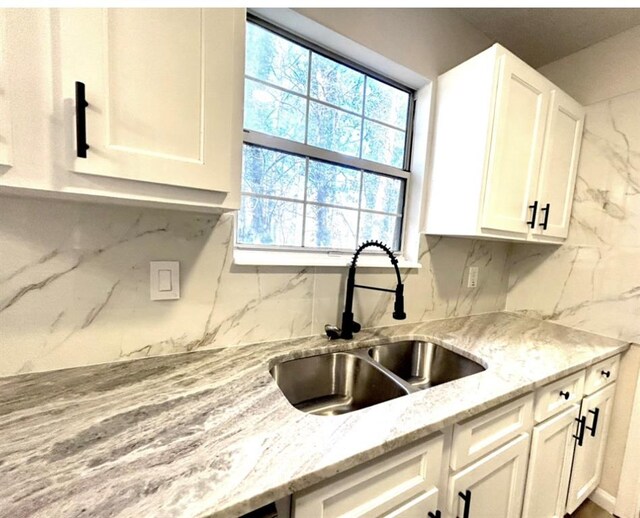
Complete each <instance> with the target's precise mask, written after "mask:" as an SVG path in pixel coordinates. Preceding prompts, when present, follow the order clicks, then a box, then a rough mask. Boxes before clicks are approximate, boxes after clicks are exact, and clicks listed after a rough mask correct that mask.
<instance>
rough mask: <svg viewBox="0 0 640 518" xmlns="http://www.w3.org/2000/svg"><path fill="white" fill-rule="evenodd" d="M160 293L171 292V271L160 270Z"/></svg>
mask: <svg viewBox="0 0 640 518" xmlns="http://www.w3.org/2000/svg"><path fill="white" fill-rule="evenodd" d="M158 291H171V270H158Z"/></svg>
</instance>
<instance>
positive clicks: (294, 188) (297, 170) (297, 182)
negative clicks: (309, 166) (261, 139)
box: [242, 144, 306, 200]
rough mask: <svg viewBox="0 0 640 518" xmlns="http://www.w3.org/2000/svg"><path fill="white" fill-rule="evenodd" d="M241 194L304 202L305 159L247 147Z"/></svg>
mask: <svg viewBox="0 0 640 518" xmlns="http://www.w3.org/2000/svg"><path fill="white" fill-rule="evenodd" d="M242 158H243V161H242V191H243V192H253V193H256V194H270V195H271V196H281V197H284V198H297V199H299V200H302V199H303V198H304V175H305V167H306V164H305V162H306V159H305V158H302V157H299V156H296V155H289V154H288V153H280V152H278V151H272V150H270V149H266V148H263V147H258V146H248V145H246V144H245V145H244V153H243V157H242Z"/></svg>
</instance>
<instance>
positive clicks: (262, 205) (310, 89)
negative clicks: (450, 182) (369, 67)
mask: <svg viewBox="0 0 640 518" xmlns="http://www.w3.org/2000/svg"><path fill="white" fill-rule="evenodd" d="M412 106H413V94H412V92H411V90H409V89H408V88H405V87H402V86H400V85H396V84H395V83H393V82H392V81H390V80H387V79H383V78H381V77H379V76H377V75H376V74H374V73H372V72H367V71H364V70H362V69H361V68H357V67H355V66H354V65H352V64H348V63H346V62H345V60H341V59H339V58H338V59H336V58H335V57H334V56H330V55H329V54H328V53H327V52H326V51H322V50H318V49H316V48H315V47H313V46H312V45H311V44H308V43H301V42H299V41H298V40H297V39H295V38H293V37H292V36H290V35H285V34H283V33H282V32H281V31H280V30H279V29H274V28H273V27H271V26H268V25H266V24H264V22H260V21H258V20H254V19H251V20H250V21H248V23H247V36H246V62H245V105H244V128H245V139H244V140H245V142H244V150H243V173H242V205H241V209H240V212H239V215H238V226H237V234H236V243H237V245H238V246H239V247H249V248H266V249H278V250H282V249H292V250H313V251H318V250H335V251H353V250H354V248H355V247H356V246H357V245H358V244H359V243H361V242H362V241H365V240H367V239H378V240H381V241H384V242H385V243H387V244H388V245H390V246H391V247H392V248H393V249H394V250H396V251H399V250H400V249H401V245H402V239H401V237H402V227H403V213H404V200H405V191H406V185H407V181H408V178H409V173H408V172H407V171H406V170H407V169H408V162H409V153H408V150H409V142H410V138H411V135H410V128H411V115H412V113H411V110H412Z"/></svg>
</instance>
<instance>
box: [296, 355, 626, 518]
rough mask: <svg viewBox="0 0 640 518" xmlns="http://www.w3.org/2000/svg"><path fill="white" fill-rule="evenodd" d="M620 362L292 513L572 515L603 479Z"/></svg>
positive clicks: (530, 398) (372, 470)
mask: <svg viewBox="0 0 640 518" xmlns="http://www.w3.org/2000/svg"><path fill="white" fill-rule="evenodd" d="M619 361H620V357H619V356H615V357H612V358H608V359H607V360H604V361H602V362H599V363H597V364H594V365H592V366H591V367H589V368H588V369H586V371H585V370H583V371H579V372H576V373H573V374H570V375H569V376H566V377H564V378H562V379H559V380H556V381H554V382H552V383H550V384H548V385H545V386H543V387H540V388H539V389H537V390H536V391H535V393H529V394H526V395H524V396H520V397H518V398H517V399H514V400H512V401H508V402H506V403H504V404H502V405H498V406H497V407H495V408H492V409H489V410H487V411H485V412H482V413H481V414H479V415H476V416H474V417H472V418H469V419H466V420H463V421H461V422H459V423H456V424H454V425H453V426H452V427H450V428H447V429H445V430H443V431H442V432H438V433H436V434H435V435H432V436H430V437H429V438H428V439H425V440H423V441H420V442H418V443H414V444H413V445H410V446H406V447H404V448H401V449H399V450H397V451H393V452H390V453H388V454H386V455H383V456H382V457H380V458H379V459H375V460H372V461H370V462H368V463H366V464H364V465H363V466H359V467H356V468H353V469H352V470H349V471H347V472H346V473H343V474H340V475H338V476H335V477H333V478H331V479H329V480H327V481H325V482H322V483H320V484H317V485H316V486H313V487H311V488H308V489H306V490H304V491H301V492H299V493H296V494H294V495H293V497H292V506H291V516H292V517H294V518H334V517H349V518H355V517H416V518H518V517H523V518H561V517H563V516H564V514H565V513H572V512H573V511H575V509H576V508H577V507H578V506H579V505H580V504H581V503H582V502H583V501H584V500H585V499H586V498H587V497H588V496H589V495H590V494H591V493H592V492H593V491H594V490H595V489H596V488H597V487H598V484H599V482H600V475H601V472H602V463H603V460H604V449H605V446H606V440H607V433H608V429H609V424H610V421H611V410H612V408H613V398H614V395H615V383H614V381H615V379H616V378H617V373H618V366H619ZM583 395H584V397H583ZM534 421H535V426H534Z"/></svg>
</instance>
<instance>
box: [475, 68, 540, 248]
mask: <svg viewBox="0 0 640 518" xmlns="http://www.w3.org/2000/svg"><path fill="white" fill-rule="evenodd" d="M501 59H502V62H501V66H500V76H499V79H498V85H497V92H496V101H495V102H496V106H495V116H494V123H493V134H492V136H491V141H492V143H493V144H492V146H491V150H490V154H489V165H488V168H489V171H490V174H488V175H487V180H486V188H485V196H484V204H483V207H482V220H481V225H482V228H484V229H490V230H507V231H510V232H515V233H518V234H524V235H526V234H527V233H528V228H529V226H528V225H527V206H528V205H529V204H530V202H531V200H532V199H534V197H535V188H536V180H537V173H538V170H539V168H540V155H541V150H542V141H543V139H544V124H545V119H546V116H547V108H548V104H549V99H548V96H547V90H548V87H547V81H546V80H545V79H544V78H543V77H542V76H541V75H540V74H538V73H537V72H536V71H535V70H533V69H531V68H530V67H528V66H527V65H525V64H524V63H523V62H521V61H519V60H516V59H507V57H506V56H503V57H502V58H501Z"/></svg>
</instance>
